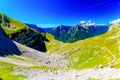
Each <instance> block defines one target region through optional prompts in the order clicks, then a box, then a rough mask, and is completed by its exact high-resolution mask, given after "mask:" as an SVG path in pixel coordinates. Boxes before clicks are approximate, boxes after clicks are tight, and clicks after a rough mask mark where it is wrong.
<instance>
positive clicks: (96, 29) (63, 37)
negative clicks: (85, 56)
mask: <svg viewBox="0 0 120 80" xmlns="http://www.w3.org/2000/svg"><path fill="white" fill-rule="evenodd" d="M108 29H109V27H108V25H104V26H102V25H92V26H82V25H76V26H71V27H70V26H64V25H61V26H58V27H57V28H55V29H53V30H52V31H51V32H50V33H51V34H53V35H54V36H55V38H56V39H57V40H60V41H63V42H75V41H77V40H83V39H86V38H89V37H93V36H97V35H100V34H103V33H105V32H106V31H107V30H108Z"/></svg>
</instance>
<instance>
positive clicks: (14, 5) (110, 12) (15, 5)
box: [0, 0, 120, 27]
mask: <svg viewBox="0 0 120 80" xmlns="http://www.w3.org/2000/svg"><path fill="white" fill-rule="evenodd" d="M0 12H2V13H5V14H6V15H8V16H10V17H12V18H14V19H16V20H18V21H21V22H27V23H33V24H39V25H41V26H42V27H55V26H57V25H60V24H65V25H75V24H79V23H80V21H82V20H85V21H88V20H91V21H93V22H95V23H108V22H109V21H111V20H114V19H118V18H120V0H0Z"/></svg>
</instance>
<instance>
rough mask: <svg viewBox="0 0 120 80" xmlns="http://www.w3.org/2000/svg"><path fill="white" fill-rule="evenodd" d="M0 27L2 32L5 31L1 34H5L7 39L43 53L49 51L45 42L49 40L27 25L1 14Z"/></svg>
mask: <svg viewBox="0 0 120 80" xmlns="http://www.w3.org/2000/svg"><path fill="white" fill-rule="evenodd" d="M0 27H1V30H3V32H2V31H1V33H4V32H5V34H6V37H8V38H10V39H12V40H14V41H16V42H18V43H20V44H23V45H26V46H28V47H31V48H33V49H36V50H39V51H43V52H46V51H47V50H46V46H45V42H44V41H48V40H47V39H46V37H45V35H42V33H41V32H38V31H36V30H34V29H31V28H29V27H28V26H27V25H25V24H23V23H20V22H18V21H16V20H13V19H11V18H10V17H8V16H6V15H4V14H1V13H0ZM4 44H7V43H4ZM8 44H9V43H8Z"/></svg>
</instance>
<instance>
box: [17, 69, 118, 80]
mask: <svg viewBox="0 0 120 80" xmlns="http://www.w3.org/2000/svg"><path fill="white" fill-rule="evenodd" d="M18 74H22V75H26V76H28V78H27V80H120V69H115V68H101V69H87V70H81V71H80V70H70V71H56V72H51V71H49V70H37V69H34V70H29V71H28V70H24V71H21V72H19V73H18Z"/></svg>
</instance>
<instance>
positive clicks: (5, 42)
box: [0, 28, 21, 56]
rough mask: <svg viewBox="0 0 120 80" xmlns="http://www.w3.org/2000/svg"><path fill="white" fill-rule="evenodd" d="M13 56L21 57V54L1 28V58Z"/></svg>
mask: <svg viewBox="0 0 120 80" xmlns="http://www.w3.org/2000/svg"><path fill="white" fill-rule="evenodd" d="M13 54H16V55H20V54H21V52H20V51H19V49H18V47H17V46H16V45H15V44H14V43H13V41H12V40H11V39H9V38H7V37H6V34H5V33H4V31H3V30H2V29H1V28H0V56H6V55H13Z"/></svg>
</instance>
